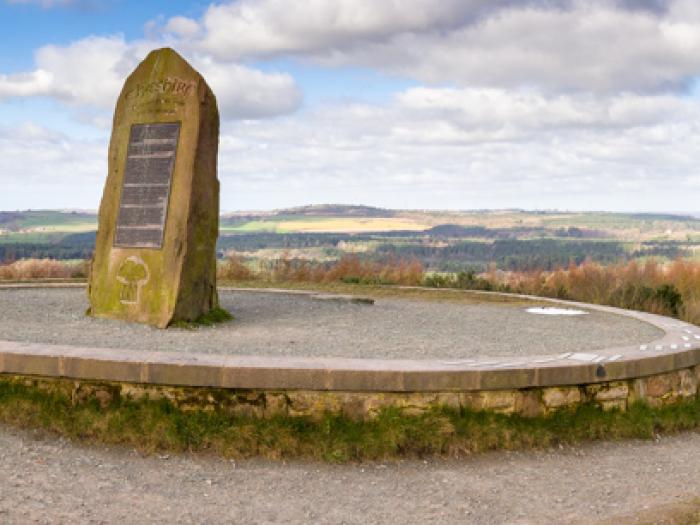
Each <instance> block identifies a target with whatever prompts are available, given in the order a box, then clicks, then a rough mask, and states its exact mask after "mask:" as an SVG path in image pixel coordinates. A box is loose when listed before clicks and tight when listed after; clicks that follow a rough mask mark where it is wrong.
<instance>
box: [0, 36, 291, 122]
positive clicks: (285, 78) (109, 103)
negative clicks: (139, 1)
mask: <svg viewBox="0 0 700 525" xmlns="http://www.w3.org/2000/svg"><path fill="white" fill-rule="evenodd" d="M160 45H161V44H160V43H156V42H150V41H145V40H144V41H134V42H127V41H125V40H124V38H123V37H121V36H114V37H94V36H93V37H87V38H84V39H81V40H78V41H76V42H73V43H71V44H70V45H68V46H54V45H48V46H44V47H42V48H40V49H39V50H38V51H37V52H36V69H35V70H34V71H29V72H26V73H20V74H13V75H0V100H2V99H3V98H11V97H30V96H47V97H53V98H56V99H58V100H61V101H63V102H66V103H68V104H70V105H73V106H90V107H93V108H99V109H102V110H106V111H111V110H112V109H113V108H114V104H115V103H116V100H117V97H118V95H119V91H120V89H121V87H122V85H123V84H124V80H125V79H126V77H127V76H128V75H129V73H130V72H131V71H132V70H133V69H134V68H135V67H136V66H137V65H138V63H139V61H140V60H142V59H143V58H144V57H145V56H146V54H147V53H148V52H149V51H150V50H151V49H153V48H155V47H159V46H160ZM190 60H191V62H192V64H193V65H194V67H195V68H197V69H199V70H200V71H201V72H202V73H204V76H205V78H206V79H207V82H208V83H209V85H210V86H211V87H212V89H213V90H214V93H215V94H216V95H217V100H218V102H219V107H220V109H221V112H222V118H224V119H229V118H264V117H270V116H275V115H279V114H284V113H289V112H292V111H295V110H296V109H297V108H298V107H299V106H300V104H301V101H302V94H301V91H300V89H299V88H298V87H297V85H296V84H295V82H294V79H293V78H292V77H291V76H289V75H287V74H282V73H264V72H262V71H259V70H256V69H253V68H250V67H246V66H242V65H236V64H220V63H217V62H215V61H213V60H211V59H210V58H207V57H205V56H193V57H190Z"/></svg>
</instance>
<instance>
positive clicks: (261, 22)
mask: <svg viewBox="0 0 700 525" xmlns="http://www.w3.org/2000/svg"><path fill="white" fill-rule="evenodd" d="M293 6H294V7H293V8H291V7H290V4H289V3H287V2H284V1H283V0H240V1H238V2H233V3H228V4H215V5H213V6H211V7H210V8H209V9H208V11H207V12H206V14H205V15H204V17H203V19H202V26H203V31H204V33H203V36H202V37H201V38H198V39H195V40H194V42H192V45H194V46H196V47H198V48H199V49H204V50H206V51H207V52H208V53H211V54H213V55H214V56H216V57H218V58H220V59H222V60H239V59H242V58H251V57H253V58H254V57H275V56H284V55H294V56H299V57H303V58H306V59H308V60H312V61H315V62H317V63H319V64H322V65H326V66H345V65H360V66H368V67H374V68H379V69H383V70H385V71H389V72H391V73H396V74H400V75H404V76H408V77H411V78H415V79H418V80H421V81H424V82H429V83H438V84H439V83H447V82H453V83H458V84H460V85H480V86H495V87H511V86H527V85H530V86H538V87H541V88H546V89H551V90H583V91H594V92H614V91H617V90H632V91H658V90H666V89H679V88H682V87H684V86H685V85H686V83H687V82H689V81H690V80H691V79H692V78H693V77H695V76H697V75H698V74H699V73H700V10H699V9H698V8H697V2H693V0H675V1H670V2H635V1H613V0H570V1H566V0H559V1H557V0H550V1H546V0H523V1H520V2H518V1H504V0H501V1H493V2H486V1H475V2H460V1H457V0H446V1H441V2H433V1H428V0H413V1H412V2H399V1H392V0H386V1H384V2H376V1H372V0H340V1H325V0H308V1H306V2H297V3H294V4H293Z"/></svg>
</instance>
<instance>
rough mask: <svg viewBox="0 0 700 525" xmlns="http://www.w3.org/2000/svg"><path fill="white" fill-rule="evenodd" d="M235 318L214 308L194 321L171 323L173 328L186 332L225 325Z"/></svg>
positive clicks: (221, 309)
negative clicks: (201, 327) (203, 327)
mask: <svg viewBox="0 0 700 525" xmlns="http://www.w3.org/2000/svg"><path fill="white" fill-rule="evenodd" d="M232 319H233V316H232V315H231V314H230V313H229V312H228V310H224V309H223V308H219V307H217V308H214V309H212V310H209V311H208V312H207V313H206V314H202V315H200V316H199V317H197V319H195V320H194V321H175V322H174V323H171V324H170V326H171V327H172V328H182V329H185V330H194V329H195V328H198V327H200V326H213V325H215V324H219V323H225V322H226V321H231V320H232Z"/></svg>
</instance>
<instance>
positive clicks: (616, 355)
mask: <svg viewBox="0 0 700 525" xmlns="http://www.w3.org/2000/svg"><path fill="white" fill-rule="evenodd" d="M621 357H622V354H615V355H613V356H610V357H609V358H608V361H617V360H618V359H620V358H621Z"/></svg>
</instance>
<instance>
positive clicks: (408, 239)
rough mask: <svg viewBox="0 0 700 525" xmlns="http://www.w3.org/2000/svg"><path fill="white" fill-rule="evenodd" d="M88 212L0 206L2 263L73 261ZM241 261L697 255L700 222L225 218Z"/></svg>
mask: <svg viewBox="0 0 700 525" xmlns="http://www.w3.org/2000/svg"><path fill="white" fill-rule="evenodd" d="M96 224H97V217H96V215H95V214H94V213H87V212H64V211H56V210H31V211H19V212H17V211H16V212H9V211H8V212H0V260H8V259H9V260H14V259H16V258H25V257H34V258H42V257H55V258H62V259H78V258H82V257H89V256H90V253H91V251H92V248H93V245H94V231H95V230H96ZM230 250H235V251H236V252H237V253H239V254H241V255H242V256H243V257H245V258H246V260H248V261H251V262H253V263H255V262H256V261H262V262H264V261H270V260H274V259H279V258H282V257H287V258H292V259H303V260H316V261H320V262H328V261H332V260H335V259H338V258H340V257H342V256H343V255H344V254H347V253H354V254H358V255H360V256H361V257H363V258H369V259H376V260H382V259H386V258H388V257H393V258H404V259H418V260H420V261H421V262H422V263H423V265H424V266H425V267H426V268H427V269H429V270H432V271H461V270H464V269H475V270H481V269H484V268H485V267H486V266H487V265H488V264H490V263H495V264H496V265H497V267H499V268H502V269H524V270H527V269H536V268H543V269H551V268H555V267H558V266H562V265H567V264H568V262H569V261H573V262H581V261H583V260H586V259H592V260H595V261H598V262H601V263H606V264H608V263H612V262H617V261H623V260H630V259H638V260H646V259H648V258H654V259H657V260H659V259H660V260H669V259H675V258H678V257H687V258H694V259H696V258H698V256H699V254H700V220H698V219H696V218H694V217H689V216H683V215H670V214H639V213H636V214H629V213H627V214H625V213H601V212H592V213H578V212H577V213H571V212H556V211H553V212H539V211H535V212H529V211H521V210H495V211H494V210H487V211H473V210H467V211H419V210H384V209H380V208H370V207H366V206H365V207H362V206H340V205H332V206H331V205H329V206H308V207H302V208H293V209H288V210H279V211H272V212H245V213H243V212H240V213H231V214H225V215H223V216H222V217H221V220H220V237H219V254H220V255H223V254H225V253H226V252H228V251H230Z"/></svg>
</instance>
